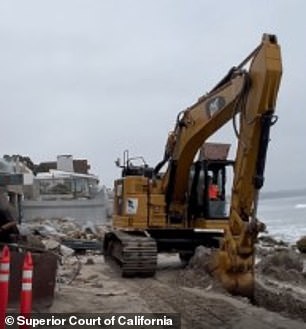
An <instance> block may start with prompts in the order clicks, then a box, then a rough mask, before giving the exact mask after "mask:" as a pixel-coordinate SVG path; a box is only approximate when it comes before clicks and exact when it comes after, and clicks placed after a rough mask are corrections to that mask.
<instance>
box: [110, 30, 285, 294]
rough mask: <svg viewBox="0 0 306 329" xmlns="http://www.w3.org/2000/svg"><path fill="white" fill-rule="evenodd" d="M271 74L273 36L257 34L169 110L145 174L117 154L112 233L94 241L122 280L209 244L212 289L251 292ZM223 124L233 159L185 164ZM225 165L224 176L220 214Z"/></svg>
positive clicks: (275, 61) (274, 69)
mask: <svg viewBox="0 0 306 329" xmlns="http://www.w3.org/2000/svg"><path fill="white" fill-rule="evenodd" d="M247 65H248V68H247V69H246V67H247ZM281 73H282V64H281V53H280V47H279V45H278V43H277V39H276V37H275V36H273V35H266V34H265V35H264V36H263V38H262V42H261V44H260V45H259V46H258V47H257V48H256V49H255V50H254V51H253V52H252V53H251V54H250V55H249V56H248V57H247V58H246V59H245V60H244V61H243V62H242V63H241V64H240V65H238V66H236V67H233V68H232V69H231V70H230V71H229V73H228V74H227V75H226V76H225V77H224V79H222V80H221V81H220V82H219V83H218V84H217V85H216V86H215V87H214V88H213V89H212V90H211V91H210V92H209V93H207V94H205V95H204V96H202V97H200V99H199V100H198V101H197V102H196V103H195V104H193V105H192V106H190V107H189V108H187V109H186V110H185V111H182V112H181V113H179V115H178V117H177V121H176V125H175V128H174V130H173V131H172V132H171V133H170V134H169V137H168V141H167V144H166V148H165V155H164V158H163V160H162V161H161V162H160V163H159V164H158V165H157V166H156V167H155V168H149V167H148V166H147V165H146V164H144V165H143V166H133V161H132V159H130V158H129V157H128V154H127V153H126V154H125V163H124V165H123V166H122V168H123V172H122V178H120V179H118V180H116V182H115V200H114V217H113V227H114V230H112V231H111V232H109V233H107V234H106V237H105V243H104V249H105V250H104V251H105V255H106V257H111V256H112V257H115V258H116V259H117V260H118V261H119V263H120V264H121V267H122V273H123V275H135V274H139V273H144V274H153V273H154V271H155V267H156V254H157V252H159V251H169V250H177V251H178V252H180V255H181V258H182V259H184V260H186V259H187V258H188V257H190V256H191V255H192V253H193V252H194V249H195V248H196V247H197V246H198V245H200V244H202V245H206V246H209V247H211V246H213V247H217V248H218V252H217V253H216V254H215V256H214V258H213V259H212V261H211V271H212V273H213V274H214V275H215V276H216V277H217V278H219V279H220V281H221V282H222V284H223V285H224V286H225V287H226V288H227V289H228V290H229V291H230V292H232V293H236V294H241V295H245V296H250V295H252V292H253V284H254V265H253V264H254V243H255V241H256V238H257V234H258V232H259V231H260V229H261V228H262V225H261V224H260V223H259V222H258V220H257V217H256V210H257V202H258V193H259V190H260V188H261V187H262V185H263V182H264V176H263V174H264V167H265V160H266V152H267V146H268V142H269V132H270V127H271V126H272V125H273V123H274V122H275V121H276V117H275V115H274V111H275V104H276V98H277V93H278V89H279V84H280V80H281ZM238 115H239V129H238V123H237V122H236V119H237V117H238ZM230 120H233V122H234V128H235V131H236V134H237V139H238V146H237V152H236V157H235V159H234V161H230V160H227V159H225V158H224V157H223V158H220V157H218V154H217V156H216V155H215V156H211V157H210V158H209V156H207V155H206V157H205V152H203V153H204V156H203V157H202V158H201V159H199V160H198V161H196V162H194V160H195V157H196V154H197V153H198V151H199V150H200V149H201V147H202V145H203V144H204V143H205V141H206V140H207V139H208V138H209V137H210V136H211V135H212V134H214V133H215V132H216V131H218V130H219V129H220V128H221V127H222V126H224V125H225V124H226V123H227V122H228V121H230ZM216 147H217V146H216ZM217 153H218V152H217ZM202 155H203V154H202ZM166 164H167V170H166V172H165V173H160V170H161V169H162V168H163V166H164V165H166ZM230 166H233V169H234V170H233V173H234V179H233V186H232V195H231V200H230V207H229V214H225V207H226V191H225V185H226V184H225V179H226V168H228V167H230ZM210 181H212V182H213V183H214V184H216V185H218V187H219V196H218V198H219V200H209V196H208V187H209V182H210Z"/></svg>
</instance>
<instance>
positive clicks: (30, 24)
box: [0, 0, 306, 190]
mask: <svg viewBox="0 0 306 329" xmlns="http://www.w3.org/2000/svg"><path fill="white" fill-rule="evenodd" d="M305 7H306V4H305V2H304V1H302V0H300V1H298V0H296V1H291V2H289V1H285V0H283V1H281V0H280V1H277V2H276V1H263V0H261V1H256V2H255V1H242V0H239V1H235V2H234V3H233V2H231V3H227V2H225V1H224V2H211V1H200V0H198V1H193V2H192V3H191V2H188V1H180V0H169V1H162V0H158V1H151V2H149V1H140V0H138V1H136V0H134V1H132V0H128V1H119V0H115V1H98V0H91V1H85V0H83V1H80V0H79V1H76V0H65V1H58V0H57V1H50V2H47V1H40V0H36V1H33V0H28V1H21V0H18V1H17V0H15V1H7V2H2V3H1V4H0V42H1V51H0V107H1V112H2V113H3V120H2V129H1V153H2V154H5V153H8V154H12V153H20V154H24V155H29V156H31V157H32V158H33V159H34V160H35V161H36V162H40V161H43V160H53V159H55V157H56V155H57V154H61V153H70V154H73V155H74V156H75V157H86V158H88V159H89V161H90V162H91V164H92V168H93V171H94V172H96V173H97V174H98V175H99V176H100V178H101V180H102V181H104V182H105V183H106V184H108V185H111V184H112V181H113V179H114V178H115V177H117V176H118V175H119V172H118V170H117V169H116V168H115V166H114V162H113V161H114V159H115V158H117V157H118V156H120V155H121V153H122V151H123V150H124V149H125V148H129V149H130V152H131V153H133V154H135V155H143V156H144V157H145V158H146V159H147V160H148V162H149V163H151V164H152V165H155V164H156V163H157V162H158V161H159V160H160V158H161V156H162V154H163V148H164V144H165V142H166V138H167V134H168V131H169V130H171V129H172V127H173V125H174V122H175V118H176V115H177V113H178V112H179V111H180V110H182V109H184V108H186V107H187V106H189V105H190V104H192V103H193V102H194V101H196V99H197V98H198V97H199V96H200V95H202V94H203V93H205V92H206V91H209V89H210V88H212V87H213V86H214V85H215V84H216V82H218V80H219V79H220V78H222V77H223V76H224V74H225V73H226V72H227V70H228V69H229V68H230V67H231V66H232V65H234V64H237V63H239V62H240V60H242V59H243V58H244V56H245V55H247V54H248V53H249V52H250V51H251V50H252V49H253V48H254V47H255V46H257V44H258V43H259V42H260V39H261V35H262V33H264V32H269V33H275V34H277V36H278V38H279V42H280V44H281V46H282V51H283V62H284V77H283V81H282V86H281V90H280V96H279V101H278V108H277V111H278V114H279V116H280V120H279V122H278V124H277V125H276V126H275V127H274V128H273V131H272V142H271V145H270V152H269V156H268V160H269V161H268V167H267V185H266V189H267V190H268V189H270V190H271V189H279V188H294V187H305V179H304V180H303V176H304V170H305V169H304V168H305V158H306V157H305V155H304V153H305V152H303V140H304V139H305V133H304V131H305V129H304V125H305V123H304V122H305V117H306V115H305V114H304V113H303V108H304V104H305V103H306V102H305V97H306V96H305V92H304V90H303V87H304V86H303V85H304V84H305V82H304V80H305V76H304V74H303V67H304V59H305V58H306V54H305V48H306V47H305V45H304V42H303V40H304V37H303V32H304V31H305V30H306V23H305V20H304V12H305ZM218 140H223V141H227V140H231V141H234V138H233V137H232V133H231V127H230V126H229V127H228V128H226V129H225V131H224V132H223V133H222V132H221V133H220V134H218Z"/></svg>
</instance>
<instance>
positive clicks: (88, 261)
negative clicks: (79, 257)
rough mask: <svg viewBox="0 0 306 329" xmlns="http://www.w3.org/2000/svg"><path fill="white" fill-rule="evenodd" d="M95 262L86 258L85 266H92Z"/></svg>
mask: <svg viewBox="0 0 306 329" xmlns="http://www.w3.org/2000/svg"><path fill="white" fill-rule="evenodd" d="M94 264H95V261H94V260H93V259H92V258H87V260H86V263H85V265H94Z"/></svg>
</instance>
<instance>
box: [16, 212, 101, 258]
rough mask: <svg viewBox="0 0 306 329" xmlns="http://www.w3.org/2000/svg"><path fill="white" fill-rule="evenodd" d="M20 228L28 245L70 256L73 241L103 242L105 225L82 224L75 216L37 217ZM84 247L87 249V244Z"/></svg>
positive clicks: (72, 250)
mask: <svg viewBox="0 0 306 329" xmlns="http://www.w3.org/2000/svg"><path fill="white" fill-rule="evenodd" d="M19 230H20V233H21V235H22V236H24V237H25V238H26V243H27V245H30V246H31V247H32V248H36V249H45V250H51V251H53V252H56V253H58V254H60V255H64V256H69V255H71V254H73V253H74V247H70V244H71V243H72V242H82V243H84V242H87V243H89V242H92V243H93V242H97V243H98V242H99V243H101V241H102V240H103V237H104V233H105V226H103V225H94V224H93V223H91V222H87V223H86V224H85V225H81V224H79V223H78V222H76V221H75V220H74V219H73V218H54V219H44V218H37V219H35V220H31V221H28V222H25V223H22V224H21V225H20V227H19ZM69 243H70V244H69ZM84 248H85V249H86V246H85V247H84Z"/></svg>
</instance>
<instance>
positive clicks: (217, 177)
mask: <svg viewBox="0 0 306 329" xmlns="http://www.w3.org/2000/svg"><path fill="white" fill-rule="evenodd" d="M229 148H230V145H229V144H217V143H205V144H204V145H203V146H202V147H201V149H200V153H199V158H198V160H197V161H196V162H194V163H193V165H192V167H191V170H190V188H189V202H188V217H189V218H201V217H202V218H211V219H218V218H220V219H224V218H227V217H228V206H227V196H228V192H227V191H226V180H227V176H228V173H229V171H230V169H231V168H232V167H233V165H234V161H232V160H227V156H228V152H229Z"/></svg>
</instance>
